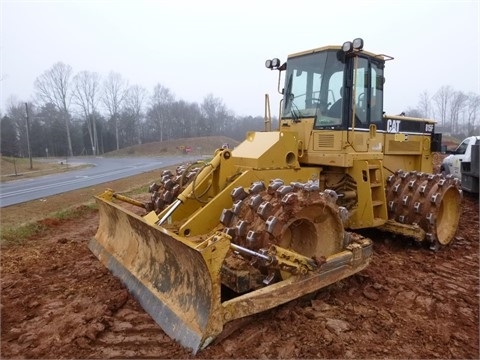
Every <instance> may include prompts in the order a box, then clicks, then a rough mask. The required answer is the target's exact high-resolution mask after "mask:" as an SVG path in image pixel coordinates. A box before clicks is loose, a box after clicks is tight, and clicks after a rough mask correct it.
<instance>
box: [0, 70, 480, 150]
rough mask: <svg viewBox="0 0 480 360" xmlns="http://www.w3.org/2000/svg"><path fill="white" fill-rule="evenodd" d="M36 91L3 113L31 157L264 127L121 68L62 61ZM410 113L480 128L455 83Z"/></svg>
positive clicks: (475, 107)
mask: <svg viewBox="0 0 480 360" xmlns="http://www.w3.org/2000/svg"><path fill="white" fill-rule="evenodd" d="M34 92H35V94H34V99H35V100H34V101H32V102H28V103H25V102H21V101H16V102H15V101H12V102H11V104H10V105H9V106H8V107H7V111H6V114H5V115H4V116H3V117H2V118H1V122H0V125H1V128H0V133H1V139H0V146H1V148H0V152H1V154H3V155H7V156H19V157H27V156H28V141H27V135H28V133H30V134H31V136H30V151H31V154H32V156H35V157H44V156H56V157H64V156H74V155H99V154H103V153H106V152H109V151H112V150H118V149H121V148H124V147H127V146H131V145H135V144H142V143H148V142H153V141H163V140H170V139H178V138H190V137H196V136H211V135H223V136H228V137H231V138H233V139H235V140H238V141H241V140H243V139H244V137H245V134H246V132H247V131H250V130H262V129H263V127H264V119H263V118H262V117H259V116H257V117H252V116H244V117H238V116H236V115H235V114H234V113H233V112H232V111H230V110H229V109H228V108H227V107H226V105H225V104H224V103H223V100H222V99H221V98H217V97H215V96H213V95H212V94H209V95H207V96H206V97H205V98H204V99H203V102H202V103H201V104H198V103H195V102H187V101H184V100H181V99H177V98H176V96H175V95H174V94H173V93H172V92H171V91H170V89H168V88H166V87H164V86H163V85H161V84H160V83H158V84H157V85H156V86H155V87H154V88H153V91H152V92H151V93H149V92H148V91H147V89H145V88H143V87H142V86H139V85H130V84H129V83H128V81H127V80H126V79H124V78H123V77H122V75H121V74H119V73H115V72H110V73H109V74H108V75H107V76H106V77H104V78H102V77H101V76H100V75H99V74H98V73H96V72H90V71H81V72H79V73H77V74H74V73H73V69H72V67H71V66H69V65H67V64H64V63H62V62H58V63H56V64H54V65H53V66H52V67H51V68H49V69H48V70H46V71H45V72H44V73H42V74H41V75H40V76H38V77H37V78H36V80H35V82H34ZM27 108H28V116H29V128H28V130H29V131H28V132H27V116H26V115H27V111H26V109H27ZM406 114H407V115H408V116H417V117H424V118H434V119H436V120H437V121H438V123H437V132H444V133H449V134H451V135H453V136H456V137H458V138H463V137H465V136H467V135H472V134H479V133H480V121H479V117H480V96H479V95H478V94H475V93H469V94H465V93H464V92H462V91H456V90H454V89H453V88H452V87H450V86H443V87H441V88H440V89H439V90H438V91H437V92H436V93H435V94H433V95H432V96H430V95H429V94H428V92H427V91H424V92H423V93H422V94H421V95H420V97H419V102H418V104H417V106H415V107H411V108H408V109H407V110H406ZM274 127H275V126H274Z"/></svg>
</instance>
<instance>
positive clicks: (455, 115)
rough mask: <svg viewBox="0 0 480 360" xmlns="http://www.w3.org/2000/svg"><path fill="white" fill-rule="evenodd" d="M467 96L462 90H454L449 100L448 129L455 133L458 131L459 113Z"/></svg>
mask: <svg viewBox="0 0 480 360" xmlns="http://www.w3.org/2000/svg"><path fill="white" fill-rule="evenodd" d="M467 100H468V97H467V95H465V94H464V93H463V92H462V91H455V92H453V94H452V97H451V100H450V124H451V125H450V131H451V132H452V134H456V133H458V131H459V125H460V124H459V122H460V114H461V113H462V110H463V109H464V108H465V105H466V103H467Z"/></svg>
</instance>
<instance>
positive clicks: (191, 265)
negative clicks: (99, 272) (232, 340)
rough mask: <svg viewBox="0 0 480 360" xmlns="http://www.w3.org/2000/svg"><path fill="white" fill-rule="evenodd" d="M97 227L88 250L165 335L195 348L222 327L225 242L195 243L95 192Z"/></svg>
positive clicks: (215, 238) (221, 239) (219, 238)
mask: <svg viewBox="0 0 480 360" xmlns="http://www.w3.org/2000/svg"><path fill="white" fill-rule="evenodd" d="M96 200H97V203H98V205H99V215H100V220H99V227H98V231H97V233H96V235H95V237H94V238H92V240H91V241H90V243H89V248H90V250H91V251H92V252H93V253H94V254H95V255H96V256H97V257H98V259H99V260H100V261H101V262H102V263H103V264H104V265H105V266H106V267H107V268H108V269H109V270H110V271H111V272H112V273H113V274H114V275H115V276H117V277H118V278H120V279H121V281H122V282H123V283H124V284H125V285H126V287H127V288H128V289H129V291H130V292H131V293H132V294H133V295H134V297H135V298H136V299H137V300H138V301H139V302H140V304H141V306H142V307H143V308H144V309H145V310H146V311H147V312H148V313H149V314H150V315H151V316H152V318H153V319H154V320H155V321H156V322H157V323H158V324H159V325H160V326H161V328H162V329H163V330H164V331H165V333H166V334H167V335H169V336H170V337H172V338H173V339H175V340H177V341H178V342H179V343H180V344H181V345H182V346H184V347H186V348H191V349H192V351H193V352H194V353H196V352H197V351H198V350H200V349H202V348H204V347H205V346H207V345H208V344H209V343H210V342H211V341H212V340H213V339H214V338H215V337H216V336H217V335H218V334H219V333H220V332H221V331H222V328H223V322H222V318H221V313H222V311H221V299H220V286H221V284H220V268H221V265H222V262H223V260H224V258H225V256H226V253H227V251H228V248H229V245H230V241H229V240H228V238H226V237H224V236H222V235H221V234H217V235H214V236H212V237H210V238H209V239H208V240H207V241H205V242H202V243H200V246H199V244H197V243H193V242H188V241H186V240H185V239H184V238H180V237H178V236H177V235H176V234H174V233H171V232H169V231H167V230H166V229H163V228H160V227H158V226H156V225H154V224H150V223H149V222H147V221H146V220H145V219H144V218H142V217H140V216H138V215H136V214H134V213H133V212H130V211H128V210H127V209H125V208H122V207H119V206H118V205H116V204H114V203H113V202H110V201H108V200H105V199H102V198H100V197H96Z"/></svg>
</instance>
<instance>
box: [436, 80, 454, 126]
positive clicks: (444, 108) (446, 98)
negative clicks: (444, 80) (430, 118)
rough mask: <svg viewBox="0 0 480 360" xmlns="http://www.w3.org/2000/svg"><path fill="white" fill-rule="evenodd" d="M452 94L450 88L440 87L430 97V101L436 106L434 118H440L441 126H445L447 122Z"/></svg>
mask: <svg viewBox="0 0 480 360" xmlns="http://www.w3.org/2000/svg"><path fill="white" fill-rule="evenodd" d="M452 94H453V89H452V87H451V86H442V87H441V88H440V89H439V90H438V91H437V92H436V93H435V95H433V97H432V100H433V102H434V103H435V105H436V107H435V113H436V114H437V115H436V116H438V117H439V118H440V121H441V124H442V126H445V125H447V124H446V122H447V120H448V110H449V106H450V99H451V98H452Z"/></svg>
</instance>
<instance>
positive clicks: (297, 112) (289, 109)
mask: <svg viewBox="0 0 480 360" xmlns="http://www.w3.org/2000/svg"><path fill="white" fill-rule="evenodd" d="M343 74H344V64H343V63H342V62H341V61H340V60H338V58H337V51H336V50H329V51H324V52H319V53H313V54H307V55H303V56H299V57H296V58H291V59H289V60H288V64H287V73H286V87H285V94H284V105H283V115H282V117H283V118H292V119H294V120H297V119H299V118H304V117H314V118H315V127H325V126H327V127H332V126H339V125H341V123H342V110H343V101H342V98H343V78H344V75H343Z"/></svg>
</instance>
